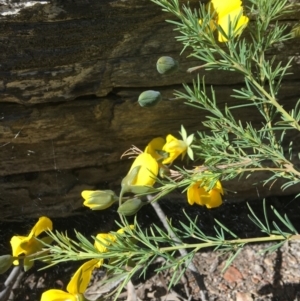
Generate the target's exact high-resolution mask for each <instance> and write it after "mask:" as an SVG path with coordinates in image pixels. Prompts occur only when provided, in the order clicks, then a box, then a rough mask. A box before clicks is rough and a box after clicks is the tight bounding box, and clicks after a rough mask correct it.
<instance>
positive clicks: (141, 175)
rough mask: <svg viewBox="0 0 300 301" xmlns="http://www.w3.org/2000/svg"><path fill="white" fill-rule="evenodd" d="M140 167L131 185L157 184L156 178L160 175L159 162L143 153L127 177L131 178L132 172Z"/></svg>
mask: <svg viewBox="0 0 300 301" xmlns="http://www.w3.org/2000/svg"><path fill="white" fill-rule="evenodd" d="M138 166H139V167H140V168H139V170H138V172H137V174H136V176H135V177H134V178H133V180H132V181H131V183H130V185H131V186H135V185H137V186H153V185H154V183H155V177H156V176H157V174H158V163H157V161H156V160H155V159H154V158H153V157H152V156H151V155H150V154H147V153H142V154H140V155H138V156H137V157H136V158H135V160H134V162H133V163H132V165H131V168H130V170H129V172H128V175H127V176H129V175H130V172H131V171H132V170H133V169H134V168H135V167H138Z"/></svg>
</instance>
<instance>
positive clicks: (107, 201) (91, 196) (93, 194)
mask: <svg viewBox="0 0 300 301" xmlns="http://www.w3.org/2000/svg"><path fill="white" fill-rule="evenodd" d="M81 196H82V197H83V198H84V200H85V201H84V202H83V205H85V206H87V207H90V208H91V209H92V210H104V209H106V208H108V207H110V206H111V205H112V204H113V203H115V202H116V201H117V200H118V197H117V196H116V194H115V193H114V192H113V191H112V190H95V191H92V190H84V191H82V193H81Z"/></svg>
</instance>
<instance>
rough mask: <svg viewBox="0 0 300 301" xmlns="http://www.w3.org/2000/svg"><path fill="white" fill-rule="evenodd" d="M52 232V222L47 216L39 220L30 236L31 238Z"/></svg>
mask: <svg viewBox="0 0 300 301" xmlns="http://www.w3.org/2000/svg"><path fill="white" fill-rule="evenodd" d="M48 229H49V230H52V221H51V220H50V219H49V218H48V217H45V216H42V217H40V218H39V220H38V222H37V223H36V224H35V225H34V227H33V228H32V230H31V232H30V234H29V235H28V236H29V237H32V236H35V237H37V236H39V235H40V234H41V233H42V232H44V231H46V230H48Z"/></svg>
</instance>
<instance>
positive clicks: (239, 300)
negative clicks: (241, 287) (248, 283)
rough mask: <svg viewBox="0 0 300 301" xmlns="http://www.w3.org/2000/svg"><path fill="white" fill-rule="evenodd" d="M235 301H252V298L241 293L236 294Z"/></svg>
mask: <svg viewBox="0 0 300 301" xmlns="http://www.w3.org/2000/svg"><path fill="white" fill-rule="evenodd" d="M235 297H236V299H235V300H236V301H253V298H252V297H251V294H250V293H241V292H237V293H236V295H235Z"/></svg>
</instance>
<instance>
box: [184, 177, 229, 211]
mask: <svg viewBox="0 0 300 301" xmlns="http://www.w3.org/2000/svg"><path fill="white" fill-rule="evenodd" d="M223 194H224V192H223V188H222V185H221V182H220V181H218V182H217V183H216V185H215V187H214V188H213V189H211V190H209V191H207V187H206V186H202V187H201V181H197V182H196V183H194V184H192V185H191V186H190V187H189V188H188V190H187V198H188V202H189V204H190V205H193V204H194V203H196V204H198V205H201V206H206V207H207V208H215V207H219V206H220V205H221V204H222V196H221V195H223Z"/></svg>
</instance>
